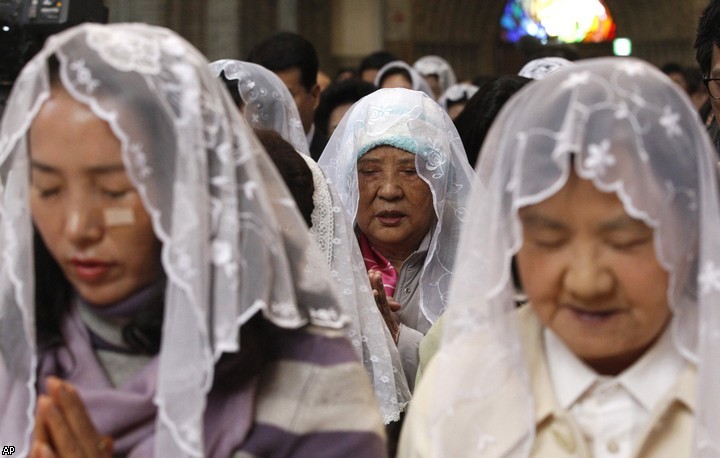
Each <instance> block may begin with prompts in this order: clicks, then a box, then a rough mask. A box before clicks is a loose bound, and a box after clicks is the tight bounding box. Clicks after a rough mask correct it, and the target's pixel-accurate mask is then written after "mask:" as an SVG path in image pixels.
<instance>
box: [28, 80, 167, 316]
mask: <svg viewBox="0 0 720 458" xmlns="http://www.w3.org/2000/svg"><path fill="white" fill-rule="evenodd" d="M30 157H31V161H32V165H31V167H32V171H31V188H32V189H31V194H30V203H31V209H32V217H33V221H34V223H35V226H36V227H37V229H38V231H39V233H40V236H41V237H42V240H43V241H44V242H45V245H46V246H47V247H48V249H49V251H50V253H51V254H52V256H53V258H54V259H55V261H57V263H58V264H59V265H60V267H61V269H62V271H63V272H64V274H65V276H66V277H67V279H68V281H69V282H70V284H71V285H72V286H73V287H74V288H75V290H76V291H77V292H78V293H79V294H80V296H82V297H83V298H84V299H86V300H87V301H89V302H90V303H93V304H96V305H109V304H112V303H115V302H117V301H119V300H122V299H124V298H126V297H127V296H129V295H131V294H132V293H134V292H135V291H137V290H139V289H141V288H142V287H144V286H147V285H149V284H150V283H152V282H153V281H154V280H155V279H156V278H158V276H159V275H160V273H161V271H162V268H161V265H160V242H159V241H158V239H157V238H156V237H155V234H154V232H153V229H152V225H151V222H150V217H149V216H148V214H147V212H146V211H145V208H144V207H143V204H142V202H141V201H140V196H139V195H138V192H137V191H136V189H135V188H134V186H133V184H132V183H131V181H130V179H129V178H128V176H127V173H126V172H125V168H124V166H123V163H122V159H121V155H120V141H119V140H118V139H117V137H115V135H114V134H113V133H112V131H111V130H110V126H109V125H108V124H107V123H106V122H105V121H102V120H101V119H99V118H98V117H96V116H95V115H94V114H93V113H92V112H91V111H90V110H89V109H88V108H87V107H86V106H85V105H83V104H81V103H79V102H77V101H76V100H75V99H73V98H72V97H71V96H70V95H69V94H68V93H67V92H65V91H64V90H63V89H61V88H59V87H58V88H55V89H53V92H52V96H51V97H50V99H49V100H48V101H47V102H45V104H44V105H43V107H42V109H41V110H40V113H39V114H38V116H37V117H36V118H35V120H34V122H33V124H32V127H31V129H30Z"/></svg>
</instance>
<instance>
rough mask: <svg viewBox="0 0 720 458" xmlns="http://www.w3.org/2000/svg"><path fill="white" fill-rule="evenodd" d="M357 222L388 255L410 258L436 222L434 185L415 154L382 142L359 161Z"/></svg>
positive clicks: (373, 243)
mask: <svg viewBox="0 0 720 458" xmlns="http://www.w3.org/2000/svg"><path fill="white" fill-rule="evenodd" d="M357 172H358V190H359V194H360V196H359V201H358V210H357V225H358V227H359V228H360V230H361V231H362V232H363V233H364V234H365V235H366V236H367V237H368V240H369V241H370V243H371V244H372V245H373V246H374V247H375V248H376V249H378V250H379V251H380V252H381V253H383V254H384V255H385V256H392V257H398V256H400V257H402V259H406V258H407V256H409V255H410V254H412V252H413V251H415V250H416V249H417V248H418V246H419V245H420V242H422V239H423V237H425V234H427V233H428V231H429V230H430V228H431V227H432V225H433V223H434V222H435V210H434V209H433V199H432V192H431V191H430V186H428V184H427V183H426V182H425V181H424V180H423V179H422V178H421V177H420V176H419V175H418V174H417V170H416V169H415V155H414V154H412V153H408V152H407V151H403V150H401V149H398V148H395V147H392V146H379V147H377V148H374V149H372V150H370V151H369V152H368V153H366V154H365V155H364V156H362V157H361V158H360V159H359V160H358V163H357Z"/></svg>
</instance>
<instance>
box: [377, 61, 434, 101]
mask: <svg viewBox="0 0 720 458" xmlns="http://www.w3.org/2000/svg"><path fill="white" fill-rule="evenodd" d="M396 68H401V69H403V70H405V71H406V72H408V73H409V74H410V80H411V81H410V84H411V85H412V89H413V90H415V91H422V92H424V93H425V94H427V95H428V96H429V97H430V98H431V99H433V100H434V99H435V94H433V91H432V89H431V88H430V85H429V84H428V82H427V81H426V80H425V78H424V77H423V76H422V75H421V74H420V73H418V71H417V70H415V69H414V68H412V67H411V66H410V65H409V64H408V63H407V62H403V61H402V60H394V61H392V62H388V63H387V64H385V65H383V66H382V68H381V69H380V70H378V72H377V75H375V86H377V87H380V82H381V81H382V80H383V77H384V76H385V74H386V73H387V72H389V71H390V70H394V69H396Z"/></svg>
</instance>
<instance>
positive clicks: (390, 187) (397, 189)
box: [378, 175, 403, 200]
mask: <svg viewBox="0 0 720 458" xmlns="http://www.w3.org/2000/svg"><path fill="white" fill-rule="evenodd" d="M378 196H379V197H381V198H383V199H385V200H395V199H399V198H401V197H402V196H403V189H402V186H401V185H400V183H399V180H398V179H397V177H395V176H393V175H385V176H383V177H382V182H381V183H380V187H379V189H378Z"/></svg>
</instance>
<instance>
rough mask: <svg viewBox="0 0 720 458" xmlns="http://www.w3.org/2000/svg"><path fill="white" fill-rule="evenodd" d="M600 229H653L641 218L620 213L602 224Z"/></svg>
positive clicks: (604, 230)
mask: <svg viewBox="0 0 720 458" xmlns="http://www.w3.org/2000/svg"><path fill="white" fill-rule="evenodd" d="M599 229H600V230H601V231H602V232H611V231H617V230H624V229H652V228H650V227H649V226H648V225H647V224H645V223H643V222H642V221H640V220H637V219H635V218H632V217H630V216H628V215H620V216H618V217H616V218H613V219H611V220H609V221H605V222H603V223H602V224H600V227H599Z"/></svg>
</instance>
